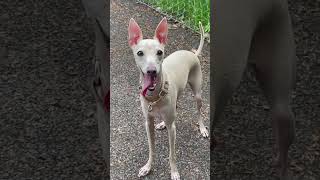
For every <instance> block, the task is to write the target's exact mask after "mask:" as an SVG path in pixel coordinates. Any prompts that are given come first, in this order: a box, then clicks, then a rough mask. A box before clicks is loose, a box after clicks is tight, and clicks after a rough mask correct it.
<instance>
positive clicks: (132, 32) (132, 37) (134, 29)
mask: <svg viewBox="0 0 320 180" xmlns="http://www.w3.org/2000/svg"><path fill="white" fill-rule="evenodd" d="M128 33H129V45H130V46H133V45H136V44H138V42H139V41H140V40H141V39H142V32H141V29H140V27H139V25H138V24H137V23H136V22H135V21H134V20H130V24H129V28H128Z"/></svg>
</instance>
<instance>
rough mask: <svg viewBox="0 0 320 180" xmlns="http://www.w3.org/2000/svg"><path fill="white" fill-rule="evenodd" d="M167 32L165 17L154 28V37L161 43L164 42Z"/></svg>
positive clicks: (165, 41)
mask: <svg viewBox="0 0 320 180" xmlns="http://www.w3.org/2000/svg"><path fill="white" fill-rule="evenodd" d="M167 34H168V24H167V19H166V18H163V19H162V21H161V22H160V23H159V25H158V27H157V29H156V32H155V37H156V38H157V39H158V40H159V42H160V43H161V44H166V43H167Z"/></svg>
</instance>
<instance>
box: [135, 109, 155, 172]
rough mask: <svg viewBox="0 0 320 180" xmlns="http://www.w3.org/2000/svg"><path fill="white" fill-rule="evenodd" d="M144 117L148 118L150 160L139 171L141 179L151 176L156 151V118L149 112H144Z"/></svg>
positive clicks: (146, 124)
mask: <svg viewBox="0 0 320 180" xmlns="http://www.w3.org/2000/svg"><path fill="white" fill-rule="evenodd" d="M144 116H145V118H146V123H145V126H146V131H147V136H148V144H149V159H148V162H147V164H145V165H144V166H143V167H142V168H141V169H140V171H139V177H142V176H145V175H147V174H149V172H150V170H151V166H152V162H153V158H154V151H155V138H154V117H153V116H150V115H149V114H148V113H147V110H144Z"/></svg>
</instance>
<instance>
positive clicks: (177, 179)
mask: <svg viewBox="0 0 320 180" xmlns="http://www.w3.org/2000/svg"><path fill="white" fill-rule="evenodd" d="M171 180H180V175H179V173H178V171H176V172H171Z"/></svg>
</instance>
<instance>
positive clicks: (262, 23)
mask: <svg viewBox="0 0 320 180" xmlns="http://www.w3.org/2000/svg"><path fill="white" fill-rule="evenodd" d="M212 6H213V7H212V8H213V18H214V19H213V20H214V22H213V28H214V30H213V37H214V39H215V41H214V46H213V51H212V52H213V53H212V54H213V62H214V63H212V65H213V66H214V68H213V69H214V73H212V74H213V85H214V95H213V96H211V97H212V98H213V99H212V100H211V102H213V107H214V108H215V112H214V113H211V115H213V114H214V115H213V118H211V119H212V122H211V127H210V134H211V135H213V130H214V127H215V126H216V124H217V122H218V120H219V118H221V115H222V113H223V109H224V108H225V106H226V104H227V103H228V100H229V99H230V98H231V96H232V93H233V92H234V90H235V89H236V88H237V86H238V85H239V83H240V80H241V77H242V74H243V72H244V69H245V67H246V66H247V64H248V63H250V64H251V63H252V65H253V67H254V68H255V72H256V78H257V80H258V82H259V84H260V86H261V88H262V90H263V92H264V94H265V96H266V97H267V100H268V102H269V104H270V106H271V119H272V129H273V135H274V136H275V149H276V153H277V158H276V163H275V164H276V165H277V166H278V170H279V174H280V179H289V175H288V174H289V173H288V150H289V147H290V145H291V144H292V142H293V141H294V139H295V120H294V115H293V113H292V110H291V107H290V103H291V92H292V89H293V87H294V82H295V71H296V56H295V47H294V46H295V45H294V38H293V32H292V27H291V20H290V15H289V12H288V3H287V1H286V0H258V1H257V0H243V1H238V0H218V1H214V3H212ZM214 144H215V141H214V138H211V145H210V147H211V152H213V148H214V147H213V146H214ZM211 157H214V155H212V156H211ZM290 176H291V175H290Z"/></svg>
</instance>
